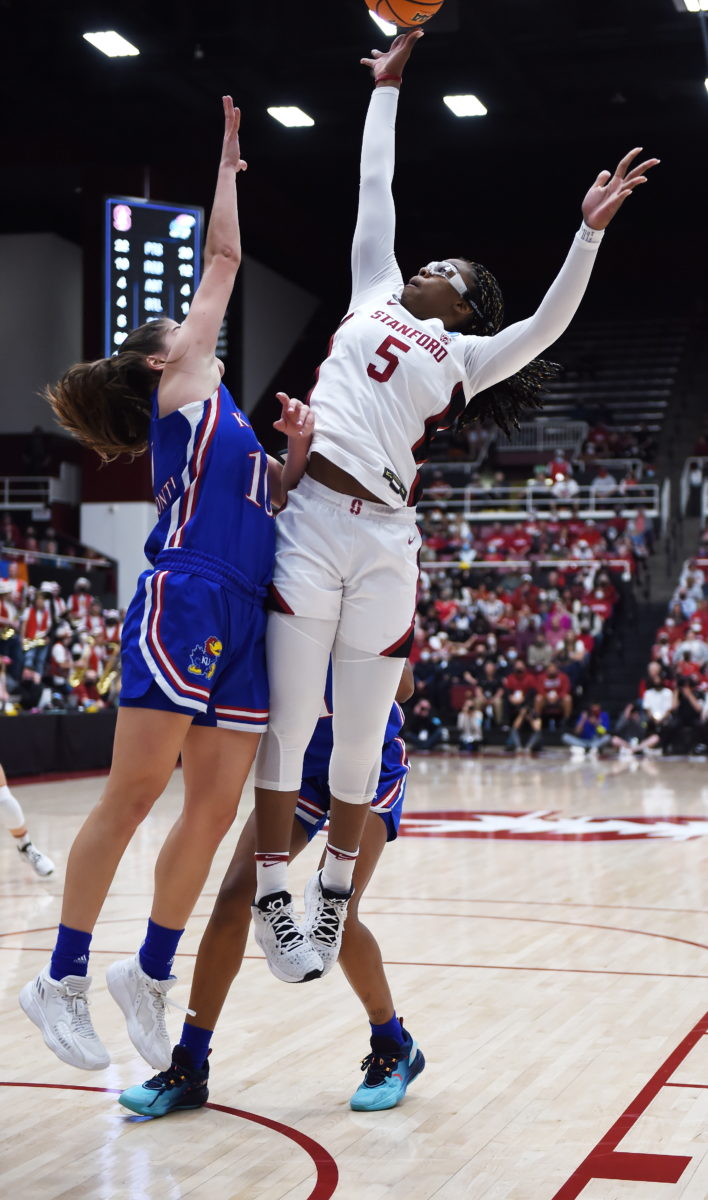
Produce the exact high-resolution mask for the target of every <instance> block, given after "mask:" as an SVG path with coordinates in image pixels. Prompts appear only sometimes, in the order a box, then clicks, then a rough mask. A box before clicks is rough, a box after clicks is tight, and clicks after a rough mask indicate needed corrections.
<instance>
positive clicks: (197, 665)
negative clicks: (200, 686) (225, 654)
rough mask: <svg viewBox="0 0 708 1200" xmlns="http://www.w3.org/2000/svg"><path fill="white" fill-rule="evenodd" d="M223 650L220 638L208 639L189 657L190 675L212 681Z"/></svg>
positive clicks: (195, 648)
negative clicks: (200, 676)
mask: <svg viewBox="0 0 708 1200" xmlns="http://www.w3.org/2000/svg"><path fill="white" fill-rule="evenodd" d="M223 648H224V647H223V646H222V644H221V642H220V641H219V639H218V637H208V638H207V639H206V641H205V642H203V643H201V644H199V645H197V646H195V647H194V649H193V650H192V653H191V654H190V656H189V666H188V667H187V670H188V671H189V674H190V675H204V676H205V678H206V679H211V677H212V675H213V674H214V672H215V670H216V663H217V659H218V658H219V656H220V655H221V651H222V650H223Z"/></svg>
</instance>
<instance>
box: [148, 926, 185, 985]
mask: <svg viewBox="0 0 708 1200" xmlns="http://www.w3.org/2000/svg"><path fill="white" fill-rule="evenodd" d="M183 933H184V930H183V929H167V928H166V927H165V926H164V925H157V924H156V923H155V922H154V921H151V920H149V919H148V927H147V933H146V934H145V941H144V942H143V944H142V946H141V947H140V966H141V967H142V968H143V971H144V972H145V974H146V975H149V976H150V977H151V979H169V977H170V968H171V966H172V964H173V962H174V961H175V953H176V951H177V947H178V946H179V939H180V938H181V936H182V934H183Z"/></svg>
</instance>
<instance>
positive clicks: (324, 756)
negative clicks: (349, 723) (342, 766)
mask: <svg viewBox="0 0 708 1200" xmlns="http://www.w3.org/2000/svg"><path fill="white" fill-rule="evenodd" d="M332 711H333V708H332V663H331V662H330V664H329V667H328V668H327V682H326V683H325V694H324V704H323V707H322V713H321V715H320V718H319V720H318V722H317V724H316V726H315V732H314V733H313V735H312V737H311V739H310V744H309V746H308V747H307V750H306V751H305V758H304V761H303V764H302V777H303V779H310V778H311V777H312V776H314V775H324V776H325V777H326V776H328V775H329V761H330V759H331V757H332V747H333V745H334V739H333V737H332ZM403 721H404V715H403V710H402V709H401V707H400V705H398V704H396V702H395V701H394V703H393V707H392V709H391V712H390V713H389V716H388V723H387V725H386V732H385V734H384V736H383V751H384V755H385V752H386V747H387V746H388V745H389V744H390V743H391V742H393V741H394V740H395V738H397V737H398V735H399V734H400V732H401V729H402V728H403ZM399 757H400V755H399Z"/></svg>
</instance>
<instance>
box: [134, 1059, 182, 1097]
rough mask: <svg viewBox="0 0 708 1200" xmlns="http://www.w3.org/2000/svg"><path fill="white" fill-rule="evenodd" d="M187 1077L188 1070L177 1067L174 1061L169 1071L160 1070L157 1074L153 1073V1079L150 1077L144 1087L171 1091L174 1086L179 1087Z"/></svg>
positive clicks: (151, 1089)
mask: <svg viewBox="0 0 708 1200" xmlns="http://www.w3.org/2000/svg"><path fill="white" fill-rule="evenodd" d="M186 1078H187V1073H186V1071H182V1070H180V1069H179V1068H175V1064H174V1063H172V1064H171V1066H170V1067H169V1068H168V1070H167V1071H160V1072H158V1074H157V1075H153V1077H152V1079H148V1081H147V1083H144V1084H143V1087H146V1088H150V1091H151V1092H152V1091H155V1092H169V1091H170V1090H171V1089H172V1088H174V1087H179V1085H180V1084H181V1083H184V1081H185V1080H186Z"/></svg>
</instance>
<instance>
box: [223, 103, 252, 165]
mask: <svg viewBox="0 0 708 1200" xmlns="http://www.w3.org/2000/svg"><path fill="white" fill-rule="evenodd" d="M222 103H223V105H224V145H223V147H222V150H221V162H222V164H223V165H224V166H226V167H233V169H234V171H236V173H237V174H238V172H239V171H246V170H247V169H248V163H247V162H246V161H245V159H243V158H241V146H240V144H239V139H238V131H239V127H240V125H241V109H240V108H234V102H233V100H232V99H231V97H230V96H222Z"/></svg>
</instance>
